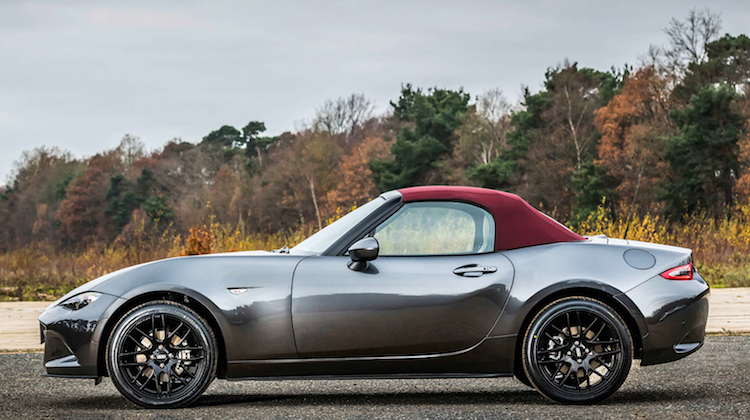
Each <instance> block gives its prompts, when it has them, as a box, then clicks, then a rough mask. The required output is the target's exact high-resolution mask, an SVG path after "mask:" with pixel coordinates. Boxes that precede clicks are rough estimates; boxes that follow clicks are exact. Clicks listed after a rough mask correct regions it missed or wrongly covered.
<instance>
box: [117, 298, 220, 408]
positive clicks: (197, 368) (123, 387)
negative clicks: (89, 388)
mask: <svg viewBox="0 0 750 420" xmlns="http://www.w3.org/2000/svg"><path fill="white" fill-rule="evenodd" d="M216 349H217V345H216V338H215V336H214V334H213V332H212V331H211V329H210V327H209V326H208V324H207V323H206V321H205V320H203V319H202V318H201V317H200V316H199V315H198V314H197V313H195V312H194V311H193V310H191V309H190V308H188V307H186V306H184V305H181V304H179V303H176V302H172V301H155V302H149V303H145V304H143V305H140V306H137V307H136V308H134V309H132V310H131V311H130V312H128V313H127V314H125V315H124V316H123V317H122V318H121V319H120V321H119V322H118V324H117V326H116V327H115V328H114V330H113V331H112V334H111V336H110V339H109V342H108V346H107V357H106V358H107V369H108V371H109V376H110V378H112V382H114V384H115V386H116V387H117V389H118V390H119V391H120V393H121V394H122V395H123V396H125V397H126V398H128V399H129V400H131V401H133V402H134V403H136V404H139V405H142V406H144V407H151V408H177V407H184V406H187V405H189V404H191V403H193V402H194V401H195V400H197V399H198V398H199V397H200V396H201V395H202V394H203V392H204V391H205V390H206V388H207V387H208V385H209V384H211V381H213V378H214V377H215V375H216V367H217V361H218V358H217V354H216Z"/></svg>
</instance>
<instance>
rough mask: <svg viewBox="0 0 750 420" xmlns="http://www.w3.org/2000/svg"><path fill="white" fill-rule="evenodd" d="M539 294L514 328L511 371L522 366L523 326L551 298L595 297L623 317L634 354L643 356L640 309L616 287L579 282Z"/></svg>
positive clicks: (525, 327)
mask: <svg viewBox="0 0 750 420" xmlns="http://www.w3.org/2000/svg"><path fill="white" fill-rule="evenodd" d="M540 294H541V295H543V297H541V298H539V299H535V303H533V304H532V306H531V308H530V309H529V310H528V311H527V312H526V315H525V316H524V319H523V322H522V323H521V327H520V329H519V330H518V339H517V340H516V346H515V351H514V362H513V371H514V374H516V375H518V374H519V373H522V372H523V367H522V365H521V362H522V360H521V350H522V346H523V335H524V333H525V332H526V329H527V328H528V327H529V324H530V323H531V321H532V320H533V319H534V316H536V314H537V313H539V311H541V310H542V308H544V307H545V306H547V305H548V304H550V303H552V302H554V301H555V300H558V299H562V298H565V297H570V296H584V297H589V298H592V299H596V300H599V301H601V302H603V303H605V304H606V305H608V306H609V307H611V308H612V309H614V310H615V312H617V314H618V315H619V316H620V317H621V318H622V319H623V321H625V324H626V326H627V327H628V329H629V330H630V331H631V336H632V337H633V352H634V358H635V359H640V358H642V357H643V337H644V335H645V334H647V330H646V327H645V324H644V325H640V324H641V323H642V322H643V321H642V319H643V316H642V315H641V316H640V318H641V323H639V322H638V320H637V319H636V318H637V316H638V315H640V311H639V310H638V308H637V307H636V306H635V304H634V303H633V302H632V301H631V300H630V299H629V298H628V297H627V296H626V295H625V294H623V293H622V292H620V291H619V290H617V289H614V288H611V287H606V286H605V287H601V285H599V287H592V286H590V285H579V286H574V287H569V286H566V287H563V288H559V289H556V290H551V291H548V293H545V292H544V291H542V292H540V293H538V294H537V296H538V295H540ZM633 311H636V314H637V315H634V313H633Z"/></svg>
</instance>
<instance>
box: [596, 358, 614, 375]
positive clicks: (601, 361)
mask: <svg viewBox="0 0 750 420" xmlns="http://www.w3.org/2000/svg"><path fill="white" fill-rule="evenodd" d="M592 360H596V361H597V362H599V363H601V364H602V366H604V367H605V368H607V370H608V371H611V370H612V367H611V366H610V365H608V364H606V363H604V360H602V359H600V358H599V356H596V357H594V358H593V359H592Z"/></svg>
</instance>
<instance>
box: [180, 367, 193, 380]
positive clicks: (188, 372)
mask: <svg viewBox="0 0 750 420" xmlns="http://www.w3.org/2000/svg"><path fill="white" fill-rule="evenodd" d="M182 371H183V372H185V373H187V374H188V376H189V377H190V379H195V375H193V373H192V372H190V369H188V367H187V366H184V367H183V369H182Z"/></svg>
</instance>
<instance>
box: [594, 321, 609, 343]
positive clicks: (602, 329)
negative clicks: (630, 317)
mask: <svg viewBox="0 0 750 420" xmlns="http://www.w3.org/2000/svg"><path fill="white" fill-rule="evenodd" d="M606 327H607V324H605V323H602V327H601V328H599V332H597V333H596V335H594V336H593V337H591V340H590V342H592V343H593V342H594V341H595V340H596V339H597V338H599V336H600V335H601V334H602V331H604V328H606Z"/></svg>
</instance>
